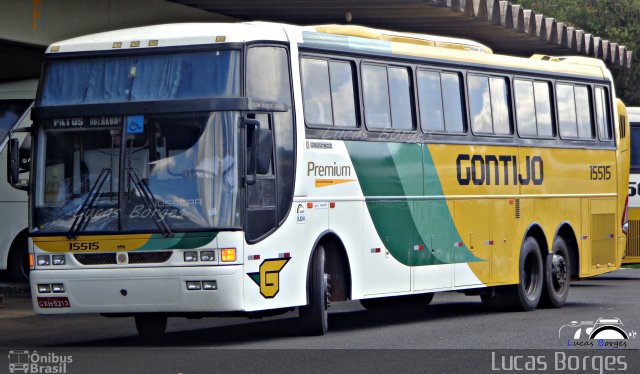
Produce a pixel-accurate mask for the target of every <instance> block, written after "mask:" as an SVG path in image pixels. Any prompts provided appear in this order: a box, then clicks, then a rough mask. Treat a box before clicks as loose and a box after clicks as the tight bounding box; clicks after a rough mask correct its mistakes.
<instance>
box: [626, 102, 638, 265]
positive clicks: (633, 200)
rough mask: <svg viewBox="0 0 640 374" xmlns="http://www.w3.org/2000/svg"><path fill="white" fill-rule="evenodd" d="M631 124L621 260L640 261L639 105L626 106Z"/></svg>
mask: <svg viewBox="0 0 640 374" xmlns="http://www.w3.org/2000/svg"><path fill="white" fill-rule="evenodd" d="M627 112H628V115H629V124H630V126H631V173H630V174H629V234H628V237H629V238H628V240H627V250H626V252H625V255H624V258H623V259H622V262H623V263H625V264H637V263H640V191H639V190H638V188H640V185H639V184H640V107H629V108H627Z"/></svg>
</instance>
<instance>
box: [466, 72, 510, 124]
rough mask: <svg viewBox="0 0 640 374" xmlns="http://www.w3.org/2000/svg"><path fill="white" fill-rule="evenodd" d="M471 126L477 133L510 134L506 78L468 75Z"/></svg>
mask: <svg viewBox="0 0 640 374" xmlns="http://www.w3.org/2000/svg"><path fill="white" fill-rule="evenodd" d="M468 84H469V106H470V108H471V127H472V129H473V131H474V132H475V133H479V134H498V135H508V134H511V113H510V109H509V108H510V106H509V90H508V85H507V79H506V78H500V77H485V76H479V75H469V78H468Z"/></svg>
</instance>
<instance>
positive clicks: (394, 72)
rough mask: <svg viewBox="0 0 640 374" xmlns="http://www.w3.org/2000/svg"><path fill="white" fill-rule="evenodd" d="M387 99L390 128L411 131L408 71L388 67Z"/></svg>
mask: <svg viewBox="0 0 640 374" xmlns="http://www.w3.org/2000/svg"><path fill="white" fill-rule="evenodd" d="M387 71H388V74H389V97H390V98H391V126H392V127H393V128H394V129H400V130H412V129H413V111H412V110H411V108H412V105H411V104H412V102H413V99H412V98H411V79H410V75H409V69H407V68H397V67H389V68H387Z"/></svg>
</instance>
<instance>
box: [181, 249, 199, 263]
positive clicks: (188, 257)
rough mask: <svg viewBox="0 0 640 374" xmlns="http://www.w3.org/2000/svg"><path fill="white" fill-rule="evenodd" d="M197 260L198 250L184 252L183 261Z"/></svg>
mask: <svg viewBox="0 0 640 374" xmlns="http://www.w3.org/2000/svg"><path fill="white" fill-rule="evenodd" d="M194 261H198V252H195V251H189V252H185V253H184V262H194Z"/></svg>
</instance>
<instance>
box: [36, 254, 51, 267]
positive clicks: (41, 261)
mask: <svg viewBox="0 0 640 374" xmlns="http://www.w3.org/2000/svg"><path fill="white" fill-rule="evenodd" d="M37 258H38V266H49V265H50V264H51V256H49V255H39V256H38V257H37Z"/></svg>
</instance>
